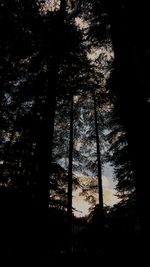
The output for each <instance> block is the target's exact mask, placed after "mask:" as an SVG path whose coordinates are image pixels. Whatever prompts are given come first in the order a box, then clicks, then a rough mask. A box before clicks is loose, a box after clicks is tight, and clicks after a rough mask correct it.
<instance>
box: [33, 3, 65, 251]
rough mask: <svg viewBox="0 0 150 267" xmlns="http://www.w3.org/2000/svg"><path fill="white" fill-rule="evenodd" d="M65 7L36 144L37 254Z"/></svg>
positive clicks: (44, 219)
mask: <svg viewBox="0 0 150 267" xmlns="http://www.w3.org/2000/svg"><path fill="white" fill-rule="evenodd" d="M65 10H66V1H65V0H62V1H61V4H60V10H59V11H58V13H57V14H56V16H58V17H57V21H55V23H57V25H55V29H56V30H57V35H55V36H54V39H52V42H53V51H52V61H51V66H52V70H51V72H50V73H49V74H48V75H49V77H48V78H47V80H48V89H47V98H46V101H45V104H44V107H43V114H42V122H41V126H40V133H39V140H38V148H37V174H36V178H37V192H36V194H37V198H36V201H35V205H34V210H33V211H34V214H33V227H34V238H35V240H37V245H36V248H35V253H36V254H38V252H37V251H38V250H39V249H41V251H42V253H43V254H45V255H46V253H47V249H48V248H47V244H48V240H45V239H46V236H47V232H48V203H49V179H50V172H51V158H52V143H53V132H54V118H55V107H56V89H57V81H58V75H59V66H60V63H61V60H62V58H63V48H64V46H63V42H64V40H63V39H64V19H65ZM33 211H32V213H33ZM37 222H38V223H37ZM34 225H35V226H34ZM39 229H40V231H39ZM37 232H38V233H39V235H40V236H38V237H37V235H36V233H37ZM36 249H37V250H36ZM39 253H40V251H39ZM42 253H41V254H42Z"/></svg>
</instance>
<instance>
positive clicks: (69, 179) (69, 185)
mask: <svg viewBox="0 0 150 267" xmlns="http://www.w3.org/2000/svg"><path fill="white" fill-rule="evenodd" d="M73 104H74V101H73V93H72V95H71V107H70V142H69V166H68V203H67V216H68V242H69V243H68V249H69V252H71V251H72V162H73Z"/></svg>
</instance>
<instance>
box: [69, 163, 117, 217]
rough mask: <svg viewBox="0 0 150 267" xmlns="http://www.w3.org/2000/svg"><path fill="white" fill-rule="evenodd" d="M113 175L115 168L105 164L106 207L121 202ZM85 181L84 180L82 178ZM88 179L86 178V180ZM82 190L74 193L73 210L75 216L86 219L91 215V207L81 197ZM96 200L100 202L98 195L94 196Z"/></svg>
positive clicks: (103, 178) (103, 181)
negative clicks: (85, 217)
mask: <svg viewBox="0 0 150 267" xmlns="http://www.w3.org/2000/svg"><path fill="white" fill-rule="evenodd" d="M112 175H113V168H112V167H111V166H110V165H109V164H105V167H104V168H103V176H102V183H103V201H104V206H105V205H109V206H113V205H114V204H116V203H118V202H119V200H118V198H117V196H115V194H116V190H115V189H114V187H115V182H114V181H113V178H112ZM82 179H83V178H82ZM84 179H86V177H85V178H84ZM81 192H82V190H81V189H80V188H78V189H77V190H76V191H74V192H73V208H74V209H75V210H74V215H75V216H76V217H82V216H83V217H84V216H86V215H88V214H89V208H90V207H91V205H90V204H89V203H88V202H87V201H85V198H84V197H83V196H80V193H81ZM93 195H94V197H95V198H97V202H98V194H93Z"/></svg>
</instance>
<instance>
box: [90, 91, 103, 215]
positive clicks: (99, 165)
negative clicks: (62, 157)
mask: <svg viewBox="0 0 150 267" xmlns="http://www.w3.org/2000/svg"><path fill="white" fill-rule="evenodd" d="M92 95H93V102H94V117H95V136H96V149H97V167H98V191H99V192H98V200H99V206H100V209H101V211H103V187H102V166H101V152H100V140H99V129H98V116H97V105H96V97H95V91H93V92H92Z"/></svg>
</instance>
